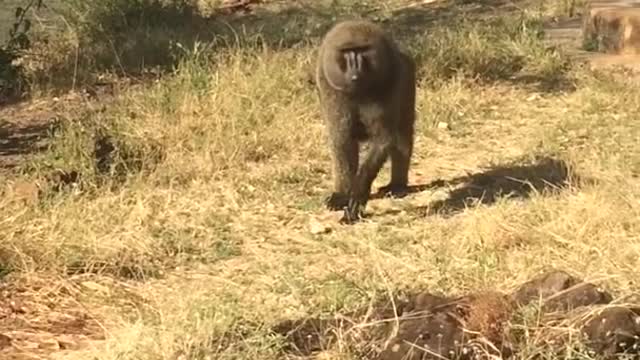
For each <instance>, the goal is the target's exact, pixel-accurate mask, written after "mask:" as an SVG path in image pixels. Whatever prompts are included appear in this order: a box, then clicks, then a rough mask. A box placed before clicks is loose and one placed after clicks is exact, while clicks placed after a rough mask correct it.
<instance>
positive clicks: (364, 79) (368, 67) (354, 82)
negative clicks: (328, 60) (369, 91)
mask: <svg viewBox="0 0 640 360" xmlns="http://www.w3.org/2000/svg"><path fill="white" fill-rule="evenodd" d="M337 55H338V58H337V59H336V61H337V63H338V67H339V68H340V70H341V71H342V73H343V76H344V85H345V89H346V90H348V91H356V90H365V89H366V88H367V86H369V85H370V84H371V82H372V80H373V79H375V71H376V65H377V64H376V57H375V50H373V49H371V48H366V47H363V48H348V49H341V50H339V51H338V54H337Z"/></svg>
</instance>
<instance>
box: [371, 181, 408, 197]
mask: <svg viewBox="0 0 640 360" xmlns="http://www.w3.org/2000/svg"><path fill="white" fill-rule="evenodd" d="M378 192H379V193H380V194H382V195H384V196H388V197H393V198H402V197H405V196H407V195H408V194H409V186H407V184H392V183H389V184H388V185H386V186H383V187H381V188H379V189H378Z"/></svg>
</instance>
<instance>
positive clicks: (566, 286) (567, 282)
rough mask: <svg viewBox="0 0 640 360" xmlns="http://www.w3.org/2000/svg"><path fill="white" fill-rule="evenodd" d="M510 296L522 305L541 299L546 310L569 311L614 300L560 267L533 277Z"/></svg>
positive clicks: (544, 310)
mask: <svg viewBox="0 0 640 360" xmlns="http://www.w3.org/2000/svg"><path fill="white" fill-rule="evenodd" d="M511 297H512V298H513V299H514V300H515V301H516V303H517V304H518V305H519V306H524V305H528V304H530V303H532V302H534V301H541V303H542V311H543V312H553V311H568V310H571V309H575V308H577V307H580V306H587V305H596V304H607V303H609V302H611V300H612V297H611V295H610V294H609V293H607V292H605V291H602V290H601V289H599V288H598V287H596V286H595V285H593V284H591V283H586V282H583V281H582V280H580V279H578V278H576V277H573V276H571V275H569V274H568V273H566V272H565V271H560V270H551V271H547V272H545V273H542V274H540V275H538V276H536V277H534V278H533V279H531V280H529V281H527V282H525V283H524V284H522V285H521V286H520V287H519V288H518V289H517V290H516V291H514V292H513V294H512V295H511Z"/></svg>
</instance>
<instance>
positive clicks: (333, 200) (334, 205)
mask: <svg viewBox="0 0 640 360" xmlns="http://www.w3.org/2000/svg"><path fill="white" fill-rule="evenodd" d="M324 204H325V206H326V207H327V208H328V209H329V210H332V211H337V210H342V209H344V208H345V207H347V205H348V204H349V197H348V196H347V195H346V194H342V193H337V192H334V193H331V195H329V196H327V198H326V199H325V200H324Z"/></svg>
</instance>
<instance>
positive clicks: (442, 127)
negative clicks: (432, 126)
mask: <svg viewBox="0 0 640 360" xmlns="http://www.w3.org/2000/svg"><path fill="white" fill-rule="evenodd" d="M438 129H440V130H449V123H446V122H442V121H441V122H439V123H438Z"/></svg>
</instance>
